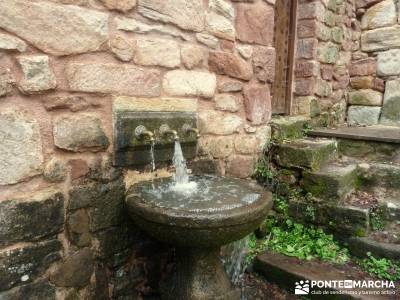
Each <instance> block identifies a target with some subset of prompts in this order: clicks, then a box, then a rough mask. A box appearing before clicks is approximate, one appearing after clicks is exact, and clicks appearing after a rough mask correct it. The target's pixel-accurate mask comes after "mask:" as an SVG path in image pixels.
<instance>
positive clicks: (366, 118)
mask: <svg viewBox="0 0 400 300" xmlns="http://www.w3.org/2000/svg"><path fill="white" fill-rule="evenodd" d="M380 115H381V107H379V106H350V107H349V110H348V112H347V122H348V123H349V124H350V125H376V124H378V122H379V117H380Z"/></svg>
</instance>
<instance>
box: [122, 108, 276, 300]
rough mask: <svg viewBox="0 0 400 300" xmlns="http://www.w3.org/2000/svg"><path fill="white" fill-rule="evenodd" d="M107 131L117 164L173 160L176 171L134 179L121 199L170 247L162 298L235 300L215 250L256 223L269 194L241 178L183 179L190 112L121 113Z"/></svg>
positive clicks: (193, 136)
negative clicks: (171, 264)
mask: <svg viewBox="0 0 400 300" xmlns="http://www.w3.org/2000/svg"><path fill="white" fill-rule="evenodd" d="M114 128H115V131H114V132H115V134H116V139H115V145H114V149H115V164H117V165H119V166H139V165H146V164H151V165H153V166H154V165H155V164H159V163H165V162H167V161H170V160H171V157H173V163H174V165H175V169H176V174H175V176H173V177H172V178H163V179H154V180H152V181H147V182H141V183H138V184H136V185H134V186H132V187H131V188H130V190H129V191H128V193H127V197H126V203H127V207H128V209H129V213H130V216H131V218H132V220H133V221H134V222H135V223H136V224H137V225H138V226H139V227H140V228H141V229H142V230H144V231H146V232H147V233H148V234H149V235H151V236H153V237H154V238H156V239H157V240H159V241H162V242H165V243H169V244H171V245H173V246H174V247H175V248H176V265H175V270H174V271H173V273H172V274H171V275H170V276H169V277H168V279H166V280H165V281H164V282H162V284H161V295H162V299H164V300H169V299H171V300H206V299H213V300H218V299H220V300H223V299H230V300H232V299H235V300H238V299H239V298H240V291H238V290H235V289H234V288H233V287H232V284H231V282H230V280H229V278H228V276H227V274H226V273H225V271H224V268H223V266H222V262H221V260H220V248H221V246H222V245H225V244H228V243H231V242H233V241H236V240H239V239H241V238H243V237H245V236H246V235H248V234H250V233H251V232H252V231H254V230H255V229H256V228H257V227H258V226H259V225H260V223H261V222H262V221H263V220H264V219H265V217H266V215H267V213H268V211H269V210H270V209H271V206H272V200H271V198H272V197H271V193H270V192H268V191H265V190H264V189H263V188H261V187H260V186H258V185H257V184H255V183H254V182H251V181H246V180H240V179H233V178H226V177H218V176H211V175H202V176H190V177H189V175H188V174H187V172H186V162H185V159H184V155H185V156H186V157H190V158H193V157H195V149H196V144H197V139H198V137H199V132H198V130H197V129H196V114H195V113H186V112H185V113H183V112H179V113H171V112H168V113H164V112H146V113H143V112H120V113H118V114H117V115H116V116H115V125H114ZM180 137H181V138H180ZM178 140H179V141H178ZM150 145H151V147H149V146H150ZM181 145H182V147H181ZM150 149H152V150H154V153H152V154H153V155H149V150H150ZM146 151H147V155H146ZM154 154H155V155H154ZM172 154H173V155H172ZM154 157H155V162H154V161H151V158H154Z"/></svg>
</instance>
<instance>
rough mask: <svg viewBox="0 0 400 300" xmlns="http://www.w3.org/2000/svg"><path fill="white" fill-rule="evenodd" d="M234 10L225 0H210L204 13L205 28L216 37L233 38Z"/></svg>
mask: <svg viewBox="0 0 400 300" xmlns="http://www.w3.org/2000/svg"><path fill="white" fill-rule="evenodd" d="M234 19H235V10H234V8H233V6H232V4H230V3H228V2H227V1H225V0H211V1H209V3H208V12H207V14H206V29H207V30H208V31H209V32H210V33H212V34H214V35H215V36H217V37H220V38H223V39H228V40H232V41H234V40H235V25H234Z"/></svg>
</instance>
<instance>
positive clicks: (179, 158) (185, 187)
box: [170, 141, 197, 195]
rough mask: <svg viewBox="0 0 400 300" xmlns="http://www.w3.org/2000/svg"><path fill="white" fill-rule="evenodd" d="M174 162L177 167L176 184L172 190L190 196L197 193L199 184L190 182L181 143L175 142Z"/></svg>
mask: <svg viewBox="0 0 400 300" xmlns="http://www.w3.org/2000/svg"><path fill="white" fill-rule="evenodd" d="M172 162H173V164H174V167H175V175H174V184H173V185H172V186H171V187H170V189H171V190H172V191H174V192H177V193H181V194H185V195H190V194H192V193H194V192H196V191H197V182H194V181H189V174H188V170H187V165H186V160H185V157H184V156H183V152H182V147H181V143H180V142H179V141H175V150H174V157H173V158H172Z"/></svg>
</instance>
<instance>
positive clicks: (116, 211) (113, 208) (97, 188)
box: [68, 180, 125, 234]
mask: <svg viewBox="0 0 400 300" xmlns="http://www.w3.org/2000/svg"><path fill="white" fill-rule="evenodd" d="M124 193H125V185H124V183H123V182H122V180H115V181H114V182H110V183H88V184H84V185H79V186H76V187H74V188H72V189H71V190H70V192H69V195H70V201H69V206H68V210H69V211H75V210H77V209H81V208H89V207H91V208H90V209H89V217H90V218H89V220H90V223H89V228H90V231H91V232H97V231H99V230H102V229H105V228H108V227H111V226H116V225H119V224H120V223H121V222H122V221H123V220H124V215H123V208H124ZM80 217H81V216H80ZM69 221H71V219H69ZM70 225H71V224H70ZM75 233H78V234H80V232H76V230H75Z"/></svg>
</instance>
